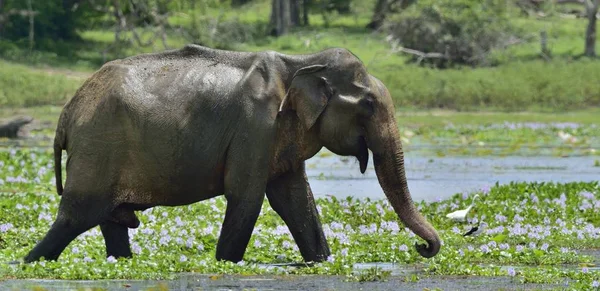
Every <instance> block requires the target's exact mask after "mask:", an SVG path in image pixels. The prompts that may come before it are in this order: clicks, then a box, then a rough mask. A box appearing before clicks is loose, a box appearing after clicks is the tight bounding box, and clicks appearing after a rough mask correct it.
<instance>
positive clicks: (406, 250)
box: [398, 244, 408, 252]
mask: <svg viewBox="0 0 600 291" xmlns="http://www.w3.org/2000/svg"><path fill="white" fill-rule="evenodd" d="M398 250H399V251H401V252H408V247H407V246H406V245H404V244H403V245H401V246H399V247H398Z"/></svg>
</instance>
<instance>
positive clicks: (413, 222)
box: [280, 49, 440, 258]
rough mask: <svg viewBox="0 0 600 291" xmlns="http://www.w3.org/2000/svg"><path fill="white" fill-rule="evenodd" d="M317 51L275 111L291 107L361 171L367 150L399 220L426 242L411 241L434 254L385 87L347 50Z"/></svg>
mask: <svg viewBox="0 0 600 291" xmlns="http://www.w3.org/2000/svg"><path fill="white" fill-rule="evenodd" d="M317 56H318V57H315V58H313V59H311V61H310V62H309V63H307V64H306V66H303V67H302V68H300V69H298V70H296V71H295V74H294V76H293V78H292V81H291V85H290V87H289V89H288V93H287V94H286V97H285V98H284V100H283V102H282V104H281V107H280V110H283V109H291V110H294V111H296V113H297V115H298V118H299V119H300V122H301V123H302V124H303V125H304V128H305V129H306V130H309V129H310V130H314V131H316V132H317V135H318V137H319V140H320V142H321V143H322V145H323V146H325V147H326V148H328V149H329V150H331V151H332V152H334V153H336V154H338V155H344V156H355V157H356V158H357V159H358V161H359V164H360V171H361V172H362V173H364V172H365V170H366V167H367V162H368V160H369V151H368V149H370V150H371V152H372V153H373V162H374V164H375V171H376V173H377V178H378V180H379V183H380V185H381V187H382V188H383V191H384V192H385V195H386V196H387V198H388V200H389V202H390V204H391V205H392V207H393V208H394V210H395V211H396V213H397V214H398V216H399V217H400V220H401V221H402V222H403V223H404V225H406V226H407V227H408V228H409V229H411V230H412V231H413V232H414V233H415V234H416V235H418V236H420V237H421V238H423V239H424V240H425V241H426V242H427V245H417V246H416V247H417V250H418V252H419V254H421V255H422V256H423V257H427V258H429V257H433V256H435V255H436V254H437V253H438V251H439V250H440V238H439V236H438V234H437V232H436V230H435V229H434V228H433V227H432V226H431V224H429V222H428V221H427V220H426V219H425V218H424V217H423V216H422V215H421V213H419V211H418V210H417V209H416V207H415V205H414V203H413V201H412V198H411V195H410V192H409V190H408V186H407V182H406V174H405V170H404V154H403V151H402V144H401V142H400V134H399V131H398V126H397V123H396V118H395V109H394V104H393V102H392V98H391V96H390V93H389V91H388V90H387V88H386V87H385V86H384V85H383V84H382V83H381V81H379V80H378V79H376V78H375V77H373V76H371V75H369V73H368V72H367V70H366V68H365V66H364V65H363V64H362V62H361V61H360V60H359V59H358V58H357V57H356V56H354V55H353V54H352V53H350V52H349V51H347V50H343V49H331V50H327V51H324V52H322V53H321V54H318V55H317Z"/></svg>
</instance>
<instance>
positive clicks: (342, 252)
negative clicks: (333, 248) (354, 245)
mask: <svg viewBox="0 0 600 291" xmlns="http://www.w3.org/2000/svg"><path fill="white" fill-rule="evenodd" d="M340 255H342V257H346V256H348V248H344V249H342V251H341V252H340Z"/></svg>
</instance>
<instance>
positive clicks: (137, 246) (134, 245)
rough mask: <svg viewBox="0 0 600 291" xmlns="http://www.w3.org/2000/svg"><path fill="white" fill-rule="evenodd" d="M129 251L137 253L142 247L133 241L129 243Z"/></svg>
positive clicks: (139, 252) (140, 251)
mask: <svg viewBox="0 0 600 291" xmlns="http://www.w3.org/2000/svg"><path fill="white" fill-rule="evenodd" d="M131 251H132V252H133V253H134V254H136V255H139V254H141V253H142V248H141V247H140V245H138V244H137V243H133V244H132V245H131Z"/></svg>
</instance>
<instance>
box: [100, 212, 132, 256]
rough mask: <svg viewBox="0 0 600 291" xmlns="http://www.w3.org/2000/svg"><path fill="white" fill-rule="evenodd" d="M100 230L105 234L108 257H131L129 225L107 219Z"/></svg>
mask: <svg viewBox="0 0 600 291" xmlns="http://www.w3.org/2000/svg"><path fill="white" fill-rule="evenodd" d="M100 230H101V231H102V235H103V236H104V242H105V244H106V256H107V257H110V256H113V257H115V258H131V256H132V254H131V247H130V245H129V233H128V228H127V226H124V225H121V224H118V223H116V222H112V221H108V220H107V221H105V222H103V223H101V224H100Z"/></svg>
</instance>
